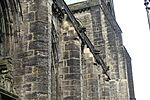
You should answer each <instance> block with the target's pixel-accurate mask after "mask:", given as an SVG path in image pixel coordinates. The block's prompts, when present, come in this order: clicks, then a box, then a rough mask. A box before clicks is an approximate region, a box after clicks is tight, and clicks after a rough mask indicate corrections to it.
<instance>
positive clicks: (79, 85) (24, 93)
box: [0, 0, 135, 100]
mask: <svg viewBox="0 0 150 100" xmlns="http://www.w3.org/2000/svg"><path fill="white" fill-rule="evenodd" d="M2 1H4V0H2ZM7 1H10V0H7ZM99 3H100V2H99V0H88V1H83V2H80V3H75V4H72V5H69V7H70V8H71V10H72V11H73V13H74V15H75V17H76V18H77V20H78V21H79V23H81V24H82V25H83V26H84V27H86V34H87V36H88V37H89V39H90V40H91V42H92V44H93V45H94V46H95V47H96V50H97V52H98V53H99V55H100V56H101V57H102V58H103V60H104V62H105V63H106V65H107V66H109V71H108V73H109V75H110V77H111V80H110V81H107V79H106V76H105V75H104V74H103V71H102V68H101V66H100V65H97V63H96V62H95V60H94V58H93V55H92V54H91V52H90V50H89V48H88V47H87V46H86V45H85V46H84V48H83V43H82V41H81V40H80V39H79V37H78V36H77V33H76V31H75V29H74V28H73V25H72V24H71V23H70V21H69V19H68V18H67V15H66V14H62V12H61V11H60V9H58V8H57V7H55V6H54V5H53V1H52V0H20V3H19V5H18V6H17V7H18V8H17V7H16V8H17V9H18V12H16V13H12V16H11V18H12V19H11V20H10V23H8V26H6V27H7V31H6V32H5V31H4V30H3V31H4V33H5V34H6V33H8V34H6V36H5V37H3V38H2V40H3V41H2V42H1V43H0V48H1V50H0V53H1V55H0V57H10V58H11V59H12V61H13V63H12V65H13V66H14V69H13V85H14V90H15V92H16V95H18V96H19V98H20V99H21V100H135V97H134V87H133V77H132V70H131V69H132V68H131V58H130V56H129V55H128V53H127V51H126V49H125V47H124V46H123V43H122V36H121V30H120V28H119V27H118V26H117V24H116V22H115V20H114V18H112V17H111V16H110V15H109V14H108V13H109V12H108V11H106V13H104V11H103V10H102V9H101V7H100V5H101V4H99ZM112 16H113V17H114V12H113V13H112ZM7 17H8V16H7ZM6 22H7V21H6ZM9 28H10V29H9ZM11 29H12V30H11ZM8 30H9V31H8ZM0 40H1V39H0Z"/></svg>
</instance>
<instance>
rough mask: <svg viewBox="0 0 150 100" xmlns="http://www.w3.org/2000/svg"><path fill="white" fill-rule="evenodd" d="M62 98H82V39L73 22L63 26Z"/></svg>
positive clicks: (74, 99) (70, 99)
mask: <svg viewBox="0 0 150 100" xmlns="http://www.w3.org/2000/svg"><path fill="white" fill-rule="evenodd" d="M62 33H63V41H62V43H61V44H62V53H63V59H62V62H63V66H61V72H62V76H63V77H62V94H63V96H62V100H81V79H80V76H81V75H80V74H81V73H80V67H81V50H80V47H81V46H80V41H79V39H78V36H77V34H76V33H75V30H74V28H73V27H71V24H70V23H69V22H67V21H65V22H64V26H63V32H62Z"/></svg>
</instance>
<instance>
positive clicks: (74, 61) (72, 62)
mask: <svg viewBox="0 0 150 100" xmlns="http://www.w3.org/2000/svg"><path fill="white" fill-rule="evenodd" d="M67 66H80V60H78V59H69V60H67Z"/></svg>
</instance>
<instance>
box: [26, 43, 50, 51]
mask: <svg viewBox="0 0 150 100" xmlns="http://www.w3.org/2000/svg"><path fill="white" fill-rule="evenodd" d="M29 49H34V50H47V49H48V44H47V43H45V42H43V41H31V42H30V43H29Z"/></svg>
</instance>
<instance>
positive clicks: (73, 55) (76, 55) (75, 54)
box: [70, 51, 80, 58]
mask: <svg viewBox="0 0 150 100" xmlns="http://www.w3.org/2000/svg"><path fill="white" fill-rule="evenodd" d="M70 58H80V52H79V51H70Z"/></svg>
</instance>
